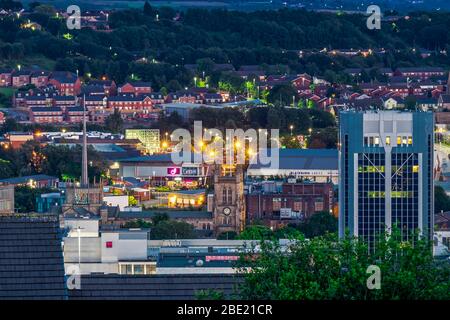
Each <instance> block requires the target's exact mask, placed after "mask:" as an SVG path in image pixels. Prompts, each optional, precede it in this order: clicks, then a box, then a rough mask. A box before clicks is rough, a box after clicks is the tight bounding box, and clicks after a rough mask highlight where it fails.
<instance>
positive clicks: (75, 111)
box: [66, 107, 88, 123]
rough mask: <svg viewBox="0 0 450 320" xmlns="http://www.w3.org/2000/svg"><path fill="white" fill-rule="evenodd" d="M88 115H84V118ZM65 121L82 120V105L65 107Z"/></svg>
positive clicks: (75, 121)
mask: <svg viewBox="0 0 450 320" xmlns="http://www.w3.org/2000/svg"><path fill="white" fill-rule="evenodd" d="M87 117H88V115H86V120H88V119H87ZM66 121H67V122H68V123H81V122H83V107H67V108H66Z"/></svg>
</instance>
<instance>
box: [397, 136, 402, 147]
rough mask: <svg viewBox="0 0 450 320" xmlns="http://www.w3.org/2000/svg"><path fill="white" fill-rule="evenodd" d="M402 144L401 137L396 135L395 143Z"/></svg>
mask: <svg viewBox="0 0 450 320" xmlns="http://www.w3.org/2000/svg"><path fill="white" fill-rule="evenodd" d="M401 144H402V137H400V136H398V137H397V145H398V146H399V145H401Z"/></svg>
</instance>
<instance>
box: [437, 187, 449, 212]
mask: <svg viewBox="0 0 450 320" xmlns="http://www.w3.org/2000/svg"><path fill="white" fill-rule="evenodd" d="M434 211H435V212H436V213H438V212H441V211H443V212H447V211H450V197H449V196H448V195H447V194H446V193H445V190H444V189H443V188H442V187H441V186H435V187H434Z"/></svg>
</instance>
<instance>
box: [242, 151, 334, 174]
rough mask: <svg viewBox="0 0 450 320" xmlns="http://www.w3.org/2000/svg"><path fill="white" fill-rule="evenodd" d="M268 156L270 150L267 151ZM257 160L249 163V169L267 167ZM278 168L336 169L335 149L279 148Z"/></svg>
mask: <svg viewBox="0 0 450 320" xmlns="http://www.w3.org/2000/svg"><path fill="white" fill-rule="evenodd" d="M268 154H269V156H270V155H271V152H269V153H268ZM269 167H270V164H268V165H262V164H260V163H259V160H258V162H257V163H255V164H250V166H249V169H263V168H269ZM279 169H292V170H304V169H309V170H314V169H316V170H338V150H337V149H279Z"/></svg>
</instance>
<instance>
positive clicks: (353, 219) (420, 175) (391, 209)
mask: <svg viewBox="0 0 450 320" xmlns="http://www.w3.org/2000/svg"><path fill="white" fill-rule="evenodd" d="M339 122H340V132H339V139H340V147H339V149H340V150H339V235H340V236H341V237H342V236H343V235H344V232H345V230H346V229H348V230H349V232H350V234H351V235H354V236H358V237H360V238H363V239H364V240H366V241H367V242H368V243H369V246H370V247H373V244H374V241H375V240H376V238H377V237H378V235H379V234H380V233H381V232H384V230H387V231H389V230H391V228H392V227H393V226H394V225H396V226H397V228H399V229H400V230H401V232H402V234H403V237H404V239H409V238H410V237H411V235H412V234H413V232H414V231H416V230H419V231H420V232H421V233H422V234H423V235H425V236H427V237H429V238H430V239H431V237H432V231H433V212H434V201H433V197H434V190H433V188H434V186H433V151H434V146H433V142H434V139H433V138H434V137H433V128H434V124H433V114H432V113H430V112H407V111H366V112H360V111H342V112H340V114H339Z"/></svg>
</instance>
